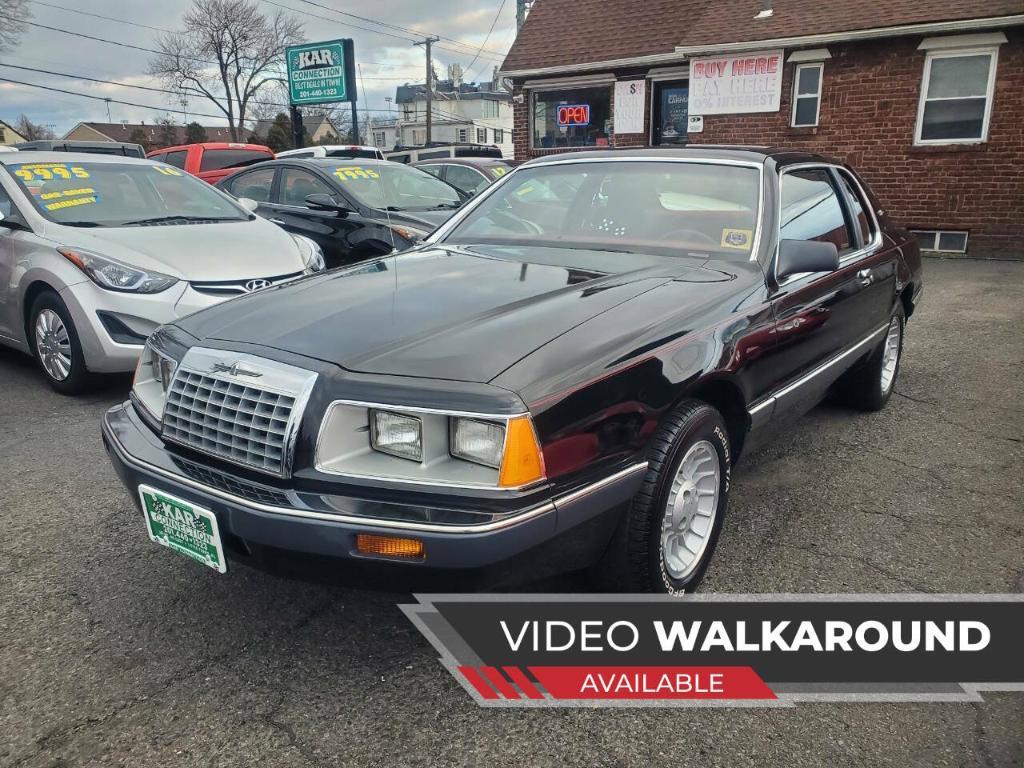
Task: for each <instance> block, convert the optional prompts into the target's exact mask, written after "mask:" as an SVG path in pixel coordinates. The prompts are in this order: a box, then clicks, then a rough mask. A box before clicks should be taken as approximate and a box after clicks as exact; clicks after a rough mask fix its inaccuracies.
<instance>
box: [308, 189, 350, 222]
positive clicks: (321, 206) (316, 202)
mask: <svg viewBox="0 0 1024 768" xmlns="http://www.w3.org/2000/svg"><path fill="white" fill-rule="evenodd" d="M306 205H307V206H308V207H309V208H312V209H313V210H314V211H335V212H336V213H339V214H341V215H342V216H346V215H348V214H349V213H351V212H352V209H351V208H349V207H348V206H347V205H345V204H344V203H339V202H338V201H337V200H335V199H334V198H333V197H331V196H330V195H325V194H324V193H323V192H317V193H316V194H313V195H306Z"/></svg>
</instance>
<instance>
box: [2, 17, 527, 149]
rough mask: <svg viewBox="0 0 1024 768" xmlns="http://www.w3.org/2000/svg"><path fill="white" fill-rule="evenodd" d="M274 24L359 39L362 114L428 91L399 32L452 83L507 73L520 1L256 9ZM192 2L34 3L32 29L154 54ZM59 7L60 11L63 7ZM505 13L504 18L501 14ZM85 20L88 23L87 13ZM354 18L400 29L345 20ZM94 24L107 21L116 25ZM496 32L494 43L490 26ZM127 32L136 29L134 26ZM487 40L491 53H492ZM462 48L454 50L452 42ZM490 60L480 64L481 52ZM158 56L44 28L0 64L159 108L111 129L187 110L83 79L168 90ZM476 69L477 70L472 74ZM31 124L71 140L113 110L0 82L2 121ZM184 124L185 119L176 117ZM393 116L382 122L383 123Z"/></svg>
mask: <svg viewBox="0 0 1024 768" xmlns="http://www.w3.org/2000/svg"><path fill="white" fill-rule="evenodd" d="M255 1H256V2H257V3H258V4H259V5H260V6H261V7H263V8H264V9H265V11H266V12H267V13H268V14H271V13H273V12H274V11H275V10H277V9H278V8H279V7H281V6H284V7H287V8H289V9H291V12H292V13H293V15H294V16H296V17H297V18H298V19H299V20H301V21H302V22H303V23H304V25H305V33H306V38H307V39H309V40H311V41H315V40H325V39H332V38H338V37H351V38H352V39H353V40H355V51H356V62H357V64H358V65H360V66H359V70H358V71H359V73H360V74H361V77H362V83H360V84H359V85H360V87H359V105H360V109H370V110H383V109H385V108H386V107H387V104H386V103H385V101H384V98H385V96H394V93H395V87H396V86H398V85H400V84H402V83H405V82H423V76H424V74H423V73H424V53H423V47H422V46H420V47H414V46H413V45H412V42H411V41H412V38H413V37H415V34H413V33H411V32H406V31H402V30H397V29H394V28H393V27H395V26H397V27H404V28H406V29H410V30H418V31H420V32H422V33H423V34H427V33H429V34H433V35H439V36H441V37H442V38H448V39H447V40H445V39H442V40H441V42H439V43H437V44H435V46H434V60H435V62H436V70H437V72H438V75H439V76H441V77H444V74H445V68H446V67H447V65H448V64H451V63H458V64H461V65H462V66H463V68H465V69H466V70H467V72H466V76H467V80H471V81H475V80H480V79H489V78H490V74H491V70H492V68H493V67H494V66H496V65H497V64H499V63H500V58H501V57H500V55H498V54H500V53H502V52H504V51H507V50H508V48H509V46H510V45H511V44H512V40H513V38H514V36H515V12H516V11H515V7H516V2H515V0H505V2H504V5H503V6H502V0H476V2H475V3H466V2H464V1H462V2H460V0H429V1H428V0H344V1H342V0H315V2H314V1H313V0H273V2H271V1H270V0H255ZM190 2H191V0H160V2H148V1H146V2H143V1H141V0H132V1H131V2H127V1H126V0H46V1H45V2H43V0H32V2H31V3H30V5H29V7H30V8H31V10H32V15H33V18H32V21H33V22H34V23H36V24H38V25H45V26H46V27H54V28H60V29H64V30H69V31H71V32H75V33H79V34H82V35H91V36H93V37H101V38H104V39H106V40H113V41H117V42H121V43H127V44H129V45H135V46H139V47H141V48H154V47H155V45H154V42H155V38H156V37H157V35H159V34H160V33H159V31H158V30H159V29H166V30H173V29H178V28H179V25H180V21H181V17H182V15H183V14H184V12H185V9H186V8H187V7H188V6H189V4H190ZM56 6H59V7H56ZM499 7H501V13H500V14H498V10H499ZM76 11H82V12H85V13H79V12H76ZM339 11H343V12H345V13H349V14H354V15H357V16H361V17H364V18H365V19H372V20H376V21H379V22H381V24H385V25H392V26H381V24H375V23H372V22H368V21H364V20H359V19H355V18H352V17H351V16H345V15H342V14H340V13H338V12H339ZM87 14H96V15H99V16H107V17H110V19H122V20H124V21H113V20H107V19H102V18H96V16H90V15H87ZM496 18H497V22H496V23H495V26H494V31H493V32H492V33H491V35H490V37H489V38H487V33H488V30H489V29H490V27H491V24H492V23H494V22H495V19H496ZM125 22H131V23H130V24H129V23H125ZM485 38H486V45H485ZM453 40H454V41H458V42H451V41H453ZM481 46H483V47H484V50H483V51H482V52H480V53H479V55H478V56H476V61H475V63H474V61H473V60H474V56H475V55H476V54H477V53H478V51H479V49H480V47H481ZM150 56H151V54H149V53H146V52H145V51H139V50H134V49H132V48H126V47H121V46H116V45H110V44H107V43H102V42H97V41H94V40H89V39H86V38H83V37H77V36H73V35H68V34H64V33H62V32H56V31H52V30H48V29H44V28H42V27H40V26H36V27H30V28H29V31H28V33H27V34H26V35H25V36H24V37H23V38H22V40H21V44H20V45H19V46H18V47H17V48H16V49H15V50H14V51H13V52H10V53H8V54H6V55H5V56H3V57H0V62H2V63H3V64H5V65H10V64H14V65H18V66H20V67H31V68H33V69H43V70H50V71H53V72H60V73H64V74H69V75H74V76H76V77H61V76H56V75H47V74H42V73H40V72H33V71H27V70H25V69H15V68H12V67H8V66H0V78H7V79H11V80H19V81H23V82H26V83H36V84H40V85H47V86H51V87H55V88H61V89H64V90H67V91H74V92H77V93H84V94H89V95H92V96H99V97H101V98H110V99H120V100H123V101H130V102H135V103H138V104H145V105H147V106H152V108H138V107H131V106H126V105H123V104H117V103H114V102H112V103H111V104H110V118H111V120H112V121H115V122H117V121H120V120H128V121H130V122H140V121H145V122H147V123H150V122H153V121H155V120H156V119H157V118H158V117H160V116H161V115H163V114H167V113H168V112H167V110H170V109H177V110H180V109H181V108H182V105H181V104H180V103H179V102H178V101H176V100H175V99H174V98H173V97H171V96H165V95H164V94H160V93H153V92H151V91H145V90H138V89H135V88H125V87H121V86H115V85H106V84H101V83H94V82H89V81H86V80H81V79H77V78H80V77H82V76H84V77H91V78H97V79H100V80H114V81H118V82H121V83H126V84H131V85H147V86H152V87H160V84H159V83H157V82H155V81H154V80H152V79H151V78H150V77H148V76H147V75H146V74H145V72H146V65H147V62H148V60H149V58H150ZM471 63H472V67H470V64H471ZM187 108H188V110H189V113H190V116H189V120H191V119H193V116H192V115H193V113H207V114H210V115H213V114H215V113H216V112H217V111H218V110H217V108H216V107H215V106H214V105H213V104H211V103H209V102H205V101H203V100H201V99H199V98H198V97H193V98H190V100H189V103H188V105H187ZM22 113H24V114H26V115H28V116H29V118H30V119H31V120H32V121H33V122H36V123H42V124H44V125H48V126H51V127H52V129H53V130H54V131H56V132H57V135H63V134H64V133H65V132H66V131H68V130H70V129H71V128H73V127H74V126H75V124H76V123H78V122H79V121H96V122H106V121H107V104H106V103H105V102H104V101H101V100H94V99H88V98H82V97H80V96H73V95H69V94H64V93H56V92H52V91H44V90H40V89H37V88H32V87H29V86H25V85H15V84H12V83H9V82H2V81H0V120H4V121H5V122H8V123H14V122H15V120H16V119H17V117H18V115H20V114H22ZM170 114H171V115H172V116H173V117H174V118H175V121H176V122H183V121H184V115H182V114H180V113H177V114H175V113H173V112H172V113H170ZM379 114H380V115H381V116H384V113H383V112H380V113H379ZM194 119H196V120H198V121H199V122H201V123H203V124H206V125H223V124H225V122H226V121H224V120H218V119H215V118H212V117H201V116H196V117H195V118H194Z"/></svg>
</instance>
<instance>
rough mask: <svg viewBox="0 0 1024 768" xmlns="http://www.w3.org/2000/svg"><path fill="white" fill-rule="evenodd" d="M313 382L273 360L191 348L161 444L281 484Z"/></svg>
mask: <svg viewBox="0 0 1024 768" xmlns="http://www.w3.org/2000/svg"><path fill="white" fill-rule="evenodd" d="M315 379H316V374H314V373H311V372H309V371H303V370H301V369H298V368H293V367H292V366H288V365H283V364H281V363H275V362H273V361H270V360H263V359H261V358H256V357H252V356H249V355H239V354H238V353H230V352H223V351H219V350H208V349H201V348H197V347H193V348H192V349H190V350H189V352H188V354H186V356H185V358H184V359H183V360H182V362H181V364H180V365H179V366H178V369H177V371H176V373H175V375H174V379H173V380H172V381H171V385H170V388H169V389H168V392H167V401H166V404H165V407H164V417H163V431H162V433H163V437H164V438H165V439H166V440H170V441H173V442H176V443H180V444H182V445H186V446H188V447H190V448H194V449H195V450H197V451H202V452H203V453H207V454H210V455H212V456H217V457H219V458H222V459H224V460H225V461H229V462H231V463H233V464H238V465H241V466H244V467H250V468H252V469H256V470H259V471H260V472H266V473H269V474H273V475H277V476H279V477H283V476H285V475H287V473H288V471H289V469H290V467H291V450H292V447H293V446H292V442H293V441H292V436H293V434H294V431H295V429H296V428H297V425H298V422H299V419H300V418H301V415H302V409H303V408H304V407H305V400H306V397H307V396H308V394H309V391H310V389H311V388H312V384H313V382H314V380H315Z"/></svg>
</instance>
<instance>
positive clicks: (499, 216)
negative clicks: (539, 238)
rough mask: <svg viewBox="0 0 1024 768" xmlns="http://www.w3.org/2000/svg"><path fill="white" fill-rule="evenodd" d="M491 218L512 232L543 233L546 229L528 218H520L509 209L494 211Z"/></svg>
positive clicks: (525, 233)
mask: <svg viewBox="0 0 1024 768" xmlns="http://www.w3.org/2000/svg"><path fill="white" fill-rule="evenodd" d="M491 219H492V220H493V221H494V222H495V223H496V224H498V225H500V226H502V227H504V228H505V229H507V230H509V231H511V232H518V233H520V234H524V235H543V234H544V230H543V229H541V228H540V227H539V226H538V225H537V224H535V223H534V222H532V221H530V220H528V219H520V218H519V217H518V216H514V215H513V214H511V213H509V212H508V211H492V212H491Z"/></svg>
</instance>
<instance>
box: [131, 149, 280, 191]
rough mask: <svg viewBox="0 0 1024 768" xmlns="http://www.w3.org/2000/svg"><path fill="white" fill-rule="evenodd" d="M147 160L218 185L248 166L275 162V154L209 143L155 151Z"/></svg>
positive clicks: (264, 150)
mask: <svg viewBox="0 0 1024 768" xmlns="http://www.w3.org/2000/svg"><path fill="white" fill-rule="evenodd" d="M146 157H148V158H149V159H150V160H159V161H160V162H162V163H167V164H168V165H173V166H174V167H175V168H181V169H182V170H184V171H187V172H189V173H191V174H192V175H193V176H198V177H199V178H200V179H202V180H203V181H206V182H209V183H210V184H216V183H217V182H218V181H220V180H221V179H223V178H224V177H225V176H230V175H231V174H232V173H234V172H235V171H237V170H239V169H240V168H244V167H246V166H247V165H252V164H253V163H260V162H263V161H264V160H273V159H274V153H273V152H271V151H270V148H269V147H264V146H263V145H262V144H236V143H234V142H232V143H227V142H207V143H205V144H182V145H181V146H177V147H164V148H163V149H156V150H153V151H152V152H150V153H149V154H148V155H146Z"/></svg>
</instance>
